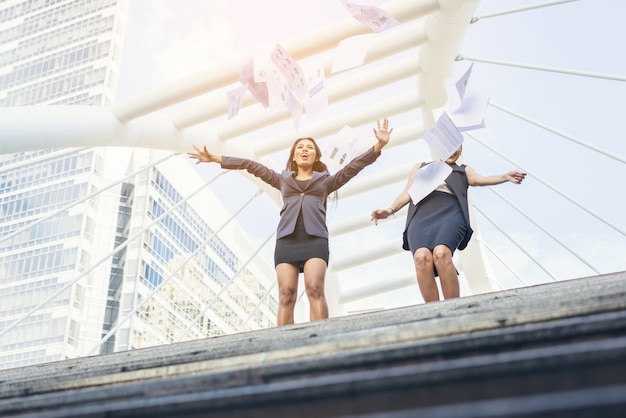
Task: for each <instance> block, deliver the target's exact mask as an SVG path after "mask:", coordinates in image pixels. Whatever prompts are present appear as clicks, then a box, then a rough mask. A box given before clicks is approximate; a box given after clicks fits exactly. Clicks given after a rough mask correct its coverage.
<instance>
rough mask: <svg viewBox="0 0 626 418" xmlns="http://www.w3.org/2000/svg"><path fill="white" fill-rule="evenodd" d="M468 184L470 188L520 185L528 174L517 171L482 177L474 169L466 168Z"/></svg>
mask: <svg viewBox="0 0 626 418" xmlns="http://www.w3.org/2000/svg"><path fill="white" fill-rule="evenodd" d="M465 174H466V175H467V182H468V183H469V185H470V186H494V185H496V184H502V183H506V182H507V181H510V182H511V183H514V184H520V183H521V182H522V181H523V180H524V178H525V177H526V173H524V172H522V171H517V170H511V171H509V172H508V173H504V174H501V175H497V176H481V175H480V174H478V173H477V172H476V171H475V170H474V169H473V168H471V167H469V166H467V167H465Z"/></svg>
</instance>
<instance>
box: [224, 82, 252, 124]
mask: <svg viewBox="0 0 626 418" xmlns="http://www.w3.org/2000/svg"><path fill="white" fill-rule="evenodd" d="M247 89H248V86H239V87H237V88H234V89H232V90H229V91H228V92H227V93H226V95H227V99H228V119H232V118H234V117H235V116H237V113H239V109H240V108H241V103H243V98H244V96H245V94H246V90H247Z"/></svg>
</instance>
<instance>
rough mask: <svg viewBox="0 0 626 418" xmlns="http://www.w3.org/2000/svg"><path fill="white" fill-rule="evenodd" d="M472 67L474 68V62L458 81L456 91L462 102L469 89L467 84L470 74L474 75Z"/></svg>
mask: <svg viewBox="0 0 626 418" xmlns="http://www.w3.org/2000/svg"><path fill="white" fill-rule="evenodd" d="M472 68H474V63H472V64H471V65H470V66H469V68H468V69H467V70H466V71H465V73H464V74H463V75H462V76H461V78H459V80H458V81H457V82H456V84H455V85H456V91H457V94H458V95H459V99H460V101H461V102H462V101H463V98H464V97H465V90H467V84H468V83H469V78H470V75H472Z"/></svg>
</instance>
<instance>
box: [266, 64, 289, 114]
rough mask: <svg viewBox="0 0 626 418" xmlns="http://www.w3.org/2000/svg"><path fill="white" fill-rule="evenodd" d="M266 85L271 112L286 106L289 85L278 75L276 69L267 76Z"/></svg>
mask: <svg viewBox="0 0 626 418" xmlns="http://www.w3.org/2000/svg"><path fill="white" fill-rule="evenodd" d="M265 80H266V81H265V83H266V84H267V93H268V100H269V106H268V109H269V110H272V111H274V110H279V109H282V108H283V107H284V106H285V101H286V99H287V90H288V89H289V88H288V87H287V84H286V83H285V80H284V79H283V77H282V76H281V75H280V74H279V73H278V70H276V68H273V69H272V71H271V72H270V73H269V74H267V75H266V76H265Z"/></svg>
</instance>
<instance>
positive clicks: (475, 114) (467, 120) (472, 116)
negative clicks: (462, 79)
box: [450, 90, 489, 132]
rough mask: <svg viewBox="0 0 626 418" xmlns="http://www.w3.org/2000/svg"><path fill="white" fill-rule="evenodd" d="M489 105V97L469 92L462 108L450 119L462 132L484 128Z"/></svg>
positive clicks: (455, 111)
mask: <svg viewBox="0 0 626 418" xmlns="http://www.w3.org/2000/svg"><path fill="white" fill-rule="evenodd" d="M487 104H489V96H487V95H484V94H482V93H478V92H476V91H472V90H468V91H467V92H466V94H465V97H463V102H462V103H461V106H459V107H458V108H457V109H456V110H454V112H452V113H451V114H450V118H451V119H452V122H453V123H454V125H455V126H456V127H457V128H458V130H459V131H461V132H463V131H469V130H472V129H480V128H484V127H485V118H484V114H485V109H486V108H487Z"/></svg>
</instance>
